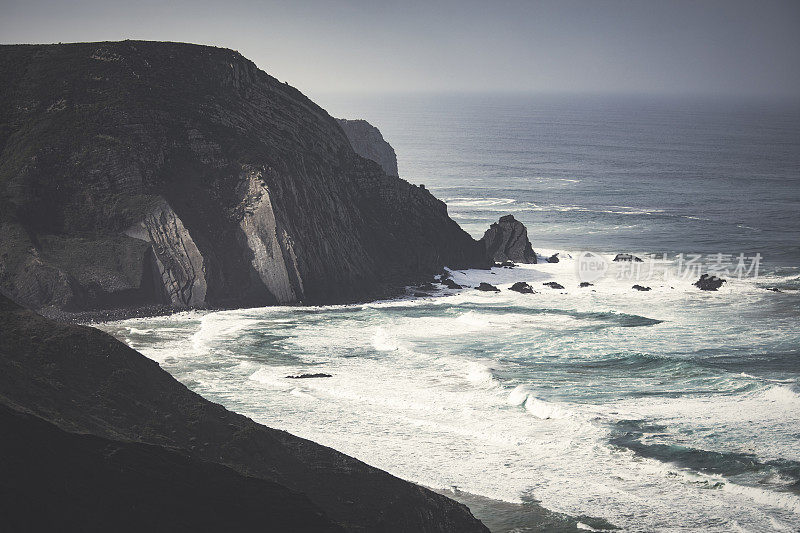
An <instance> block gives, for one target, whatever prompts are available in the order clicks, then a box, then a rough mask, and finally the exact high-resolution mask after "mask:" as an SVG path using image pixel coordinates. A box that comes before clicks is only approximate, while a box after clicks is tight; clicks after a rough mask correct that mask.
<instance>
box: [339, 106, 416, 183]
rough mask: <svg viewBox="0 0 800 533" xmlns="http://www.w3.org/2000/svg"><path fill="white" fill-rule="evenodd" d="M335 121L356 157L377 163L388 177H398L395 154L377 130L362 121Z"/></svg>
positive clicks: (341, 119)
mask: <svg viewBox="0 0 800 533" xmlns="http://www.w3.org/2000/svg"><path fill="white" fill-rule="evenodd" d="M336 120H337V121H338V122H339V125H340V126H341V127H342V130H343V131H344V133H345V135H347V139H348V140H349V141H350V145H351V146H352V147H353V150H355V152H356V153H357V154H358V155H360V156H361V157H365V158H367V159H370V160H372V161H375V162H376V163H378V164H379V165H380V166H381V168H382V169H383V171H384V172H386V174H387V175H389V176H399V175H400V173H399V172H398V171H397V154H395V153H394V148H392V145H391V144H389V143H388V142H386V140H385V139H384V138H383V135H382V134H381V131H380V130H379V129H378V128H376V127H375V126H373V125H372V124H370V123H369V122H367V121H366V120H362V119H357V120H348V119H345V118H337V119H336Z"/></svg>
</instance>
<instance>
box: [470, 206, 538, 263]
mask: <svg viewBox="0 0 800 533" xmlns="http://www.w3.org/2000/svg"><path fill="white" fill-rule="evenodd" d="M478 242H480V243H481V244H482V245H483V247H484V249H485V250H486V255H487V256H488V257H489V259H491V260H493V261H496V262H499V263H502V262H504V261H516V262H517V263H536V254H535V253H534V251H533V247H532V246H531V242H530V241H529V240H528V230H527V228H525V225H524V224H523V223H522V222H519V221H518V220H517V219H515V218H514V215H505V216H503V217H500V220H499V221H498V222H495V223H494V224H492V225H491V226H489V229H488V230H486V233H484V234H483V238H481V240H480V241H478Z"/></svg>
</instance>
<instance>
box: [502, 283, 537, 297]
mask: <svg viewBox="0 0 800 533" xmlns="http://www.w3.org/2000/svg"><path fill="white" fill-rule="evenodd" d="M508 290H510V291H516V292H519V293H522V294H533V292H534V290H533V287H531V286H530V285H528V284H527V283H525V282H524V281H518V282H516V283H515V284H513V285H512V286H511V287H509V289H508Z"/></svg>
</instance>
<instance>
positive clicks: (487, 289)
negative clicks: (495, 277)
mask: <svg viewBox="0 0 800 533" xmlns="http://www.w3.org/2000/svg"><path fill="white" fill-rule="evenodd" d="M475 288H476V289H478V290H479V291H484V292H500V289H498V288H497V287H495V286H494V285H492V284H491V283H485V282H481V283H480V285H478V286H477V287H475Z"/></svg>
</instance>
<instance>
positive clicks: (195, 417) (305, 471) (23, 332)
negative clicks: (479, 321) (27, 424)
mask: <svg viewBox="0 0 800 533" xmlns="http://www.w3.org/2000/svg"><path fill="white" fill-rule="evenodd" d="M0 404H2V405H4V406H6V407H7V408H8V409H10V410H13V411H18V412H24V413H28V414H30V415H34V416H36V417H39V418H41V419H44V420H45V421H48V422H50V423H51V424H54V425H56V426H58V428H59V429H60V430H61V431H64V432H69V433H88V434H91V435H94V436H96V437H99V438H100V439H104V441H103V442H100V441H98V440H93V439H88V440H85V439H84V440H80V439H76V438H74V437H71V438H67V437H66V436H64V435H61V436H57V437H55V438H59V439H64V440H65V442H64V446H65V447H66V448H60V449H62V451H63V453H67V454H69V453H70V452H69V450H70V449H71V450H73V453H74V454H75V458H76V460H85V459H87V458H90V457H92V456H94V454H96V453H99V452H98V449H99V448H98V447H103V446H108V445H109V443H108V442H105V441H107V440H111V441H123V442H125V441H129V442H132V443H146V444H149V445H153V446H156V447H168V448H175V449H177V450H178V451H179V452H180V453H181V454H186V455H188V457H189V460H190V461H197V460H199V461H206V462H210V463H216V464H219V465H224V466H226V467H229V468H231V469H233V470H235V471H236V472H238V473H239V474H243V475H246V476H248V477H251V478H257V479H259V480H264V481H268V482H271V483H276V484H278V485H280V486H281V487H286V488H288V489H290V490H292V491H296V492H299V493H303V494H305V495H306V496H307V497H308V499H309V500H310V502H311V504H312V505H313V506H315V507H317V508H319V509H322V511H323V512H324V513H325V515H326V516H327V517H328V518H329V519H330V520H332V521H333V522H335V523H336V524H338V525H341V526H342V527H344V528H345V529H346V530H348V531H370V532H372V531H415V532H439V531H459V532H465V533H468V532H472V531H475V532H478V531H487V530H486V528H485V527H484V526H483V525H482V524H481V523H480V522H479V521H478V520H476V519H475V518H474V517H473V516H472V514H471V513H470V512H469V510H468V509H467V508H466V507H465V506H463V505H461V504H458V503H456V502H454V501H452V500H450V499H448V498H446V497H444V496H441V495H439V494H436V493H434V492H432V491H430V490H427V489H424V488H422V487H419V486H417V485H414V484H412V483H408V482H406V481H403V480H400V479H398V478H396V477H394V476H391V475H389V474H387V473H386V472H383V471H381V470H378V469H376V468H373V467H370V466H368V465H366V464H364V463H362V462H360V461H358V460H356V459H353V458H351V457H348V456H346V455H344V454H342V453H339V452H337V451H335V450H332V449H330V448H326V447H324V446H320V445H318V444H315V443H313V442H310V441H307V440H304V439H301V438H298V437H295V436H293V435H290V434H289V433H286V432H283V431H278V430H274V429H270V428H268V427H265V426H262V425H260V424H256V423H255V422H253V421H252V420H250V419H248V418H246V417H244V416H241V415H237V414H235V413H232V412H230V411H227V410H226V409H224V408H223V407H222V406H220V405H217V404H214V403H211V402H209V401H207V400H205V399H203V398H202V397H200V396H198V395H197V394H195V393H193V392H191V391H190V390H189V389H187V388H186V387H184V386H183V385H181V384H180V383H178V382H177V381H176V380H175V379H174V378H172V377H171V376H170V375H169V374H168V373H167V372H165V371H164V370H162V369H161V368H160V367H159V366H158V364H157V363H155V362H153V361H151V360H149V359H147V358H145V357H144V356H143V355H141V354H139V353H138V352H136V351H134V350H132V349H131V348H128V347H127V346H125V345H124V344H122V343H121V342H119V341H117V340H115V339H114V338H112V337H111V336H109V335H107V334H105V333H102V332H100V331H98V330H96V329H94V328H90V327H86V326H74V325H67V324H60V323H56V322H52V321H50V320H48V319H45V318H43V317H41V316H39V315H36V314H34V313H32V312H30V311H27V310H24V309H22V308H20V307H19V306H17V305H16V304H14V303H13V302H11V301H10V300H8V299H7V298H5V297H2V296H0ZM1 421H2V420H1V419H0V422H1ZM12 426H19V424H12ZM0 429H3V431H6V429H9V430H10V428H4V427H2V426H0ZM32 431H36V428H33V430H32ZM43 431H44V430H43ZM47 431H52V430H47ZM47 431H44V433H46V432H47ZM44 433H43V434H44ZM32 438H34V437H32ZM41 445H42V443H40V442H38V441H36V440H35V438H34V440H33V441H32V446H41ZM111 446H112V448H113V449H116V448H114V447H120V446H121V445H120V444H111ZM122 448H125V449H124V450H122V451H121V452H120V454H121V455H120V456H119V457H120V458H121V459H122V460H123V463H126V461H125V459H126V458H128V459H131V461H132V462H131V463H127V464H131V465H132V466H131V467H132V468H134V469H135V470H136V472H138V475H141V476H145V477H146V476H147V475H148V473H153V470H152V469H151V465H152V463H151V462H150V461H151V460H152V461H157V460H163V461H164V462H165V463H167V464H168V465H169V466H168V468H175V469H176V471H175V475H176V478H175V479H176V480H177V479H180V478H179V477H178V476H183V477H184V478H185V477H187V476H188V477H191V476H201V475H205V474H209V475H218V476H220V478H221V479H223V480H225V479H228V480H229V479H230V475H229V474H228V473H225V472H221V471H220V470H218V469H217V470H215V469H213V468H210V469H205V470H203V469H201V470H200V471H198V470H196V469H195V468H194V466H192V465H186V464H185V463H184V462H183V461H184V459H181V458H180V457H177V458H176V457H175V456H174V455H172V456H169V457H167V456H165V455H164V454H165V452H164V451H160V452H159V451H155V452H153V454H149V452H148V453H146V454H145V455H147V457H143V456H141V455H139V454H140V453H145V452H146V450H144V451H143V448H141V447H133V448H131V447H127V448H126V447H124V446H122ZM151 451H152V450H151ZM136 457H139V459H141V461H142V463H141V468H137V467H135V465H134V464H132V463H135V461H136V460H139V459H136ZM182 464H183V466H181V465H182ZM182 469H183V470H182ZM136 472H127V473H128V474H131V475H134V474H136ZM204 472H205V474H204ZM105 473H106V474H108V472H107V471H106V472H105ZM101 474H102V472H101ZM144 481H145V480H143V482H144ZM226 482H228V481H226ZM270 487H272V488H270ZM251 488H253V490H255V491H258V490H267V491H269V490H273V489H274V490H273V492H274V494H275V495H276V496H274V497H276V498H278V497H279V498H284V497H285V498H286V501H290V502H295V503H294V504H296V505H298V506H301V505H305V504H303V501H305V500H303V499H302V498H299V497H296V496H295V497H290V496H289V495H288V494H286V493H285V491H283V492H282V491H281V490H279V488H276V487H275V486H273V485H259V484H258V483H255V484H253V486H252V487H251ZM241 490H242V491H243V494H244V493H245V492H246V491H245V489H244V488H241ZM281 494H282V496H281ZM76 496H77V494H76ZM292 498H294V499H292ZM294 504H293V505H294ZM270 505H271V504H270ZM310 518H311V517H309V519H310ZM265 526H266V524H265ZM298 530H302V529H298Z"/></svg>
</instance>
